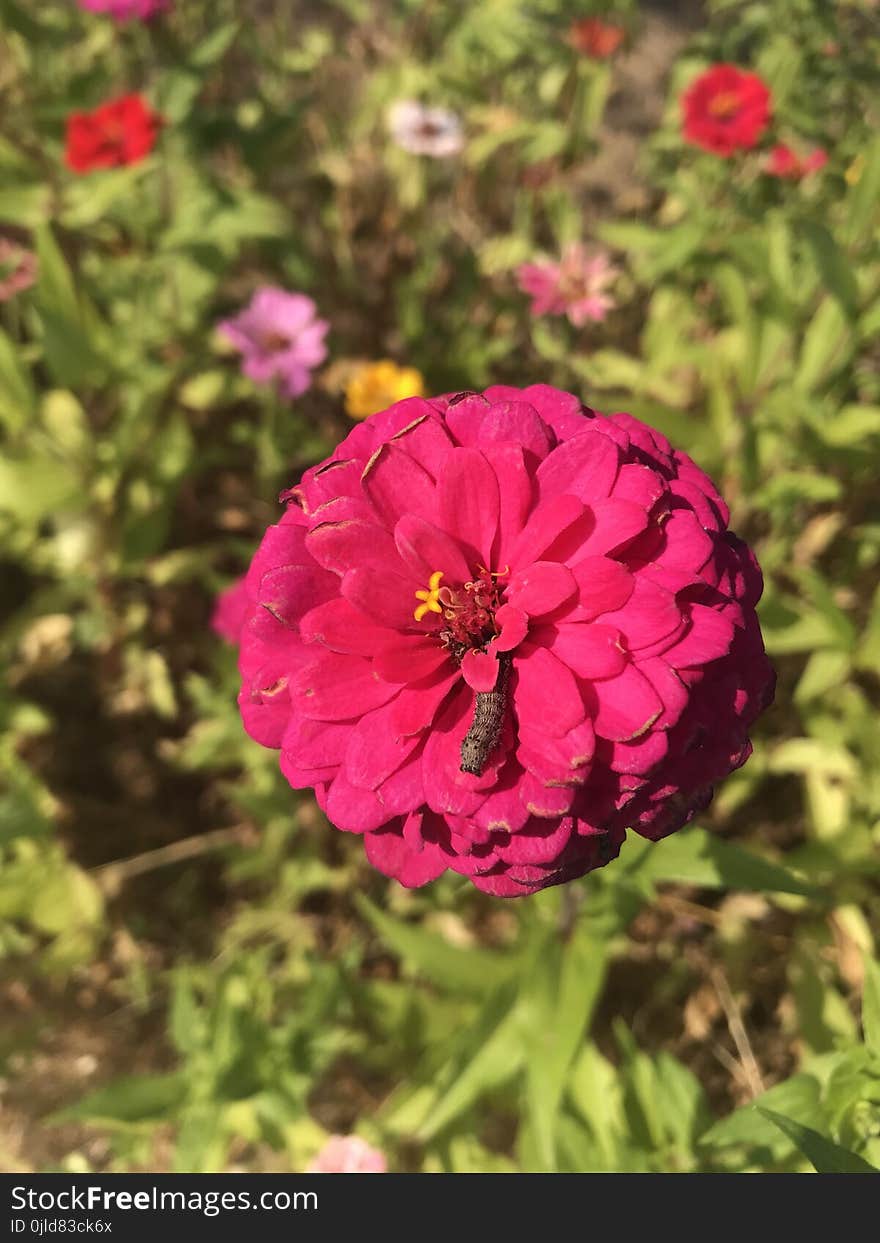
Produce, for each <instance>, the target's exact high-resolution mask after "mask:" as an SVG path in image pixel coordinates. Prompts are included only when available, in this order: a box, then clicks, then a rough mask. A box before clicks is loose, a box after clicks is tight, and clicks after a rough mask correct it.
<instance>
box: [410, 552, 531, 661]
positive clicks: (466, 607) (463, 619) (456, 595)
mask: <svg viewBox="0 0 880 1243" xmlns="http://www.w3.org/2000/svg"><path fill="white" fill-rule="evenodd" d="M508 572H509V571H508V570H507V569H504V570H502V571H501V572H500V573H496V574H493V573H492V571H491V570H487V569H486V568H485V567H484V566H480V567H479V574H477V576H476V577H475V578H473V579H471V580H470V581H469V582H467V583H463V584H462V585H461V586H460V587H450V586H448V585H443V586H441V579H442V578H443V571H442V570H435V572H434V573H433V574H432V575H431V577H430V578H429V579H428V588H427V590H425V591H417V592H416V593H415V594H416V599H417V600H420V601H421V603H420V604H418V605H417V606H416V609H415V611H414V613H413V617H414V618H415V619H416V621H422V620H424V618H426V617H427V616H428V614H429V613H436V614H437V615H438V618H441V619H442V628H441V630H440V632H439V638H440V641H441V643H443V645H444V646H445V647H448V648H449V649H450V651H451V652H452V653H453V655H454V656H456V657H457V659H459V660H460V659H461V657H462V656H463V655H464V653H465V651H466V650H467V649H468V648H483V647H485V646H486V644H487V643H489V642H490V641H491V640H492V639H494V638H495V637H496V635H497V634H498V633H499V631H498V627H497V625H496V624H495V611H496V609H498V608H500V606H501V603H502V601H501V590H502V588H501V584H500V583H499V582H498V581H497V580H498V579H500V578H504V577H506V575H507V574H508Z"/></svg>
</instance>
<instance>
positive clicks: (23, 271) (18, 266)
mask: <svg viewBox="0 0 880 1243" xmlns="http://www.w3.org/2000/svg"><path fill="white" fill-rule="evenodd" d="M36 279H37V256H36V255H35V254H34V253H33V251H31V250H26V249H25V248H24V246H19V245H18V243H17V242H13V241H12V239H11V238H8V237H0V302H8V301H9V299H10V298H14V297H15V295H16V294H17V293H21V292H22V290H24V289H30V287H31V285H33V283H34V281H35V280H36Z"/></svg>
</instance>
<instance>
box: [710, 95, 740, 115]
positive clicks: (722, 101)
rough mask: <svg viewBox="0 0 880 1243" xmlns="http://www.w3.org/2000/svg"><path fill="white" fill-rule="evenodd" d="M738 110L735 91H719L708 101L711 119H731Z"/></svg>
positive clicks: (737, 99)
mask: <svg viewBox="0 0 880 1243" xmlns="http://www.w3.org/2000/svg"><path fill="white" fill-rule="evenodd" d="M738 109H739V97H738V95H737V94H736V92H735V91H719V92H718V94H717V95H715V96H714V98H712V99H710V100H709V112H710V113H711V115H712V116H713V117H719V118H726V117H732V116H733V114H734V113H735V112H736V111H737V110H738Z"/></svg>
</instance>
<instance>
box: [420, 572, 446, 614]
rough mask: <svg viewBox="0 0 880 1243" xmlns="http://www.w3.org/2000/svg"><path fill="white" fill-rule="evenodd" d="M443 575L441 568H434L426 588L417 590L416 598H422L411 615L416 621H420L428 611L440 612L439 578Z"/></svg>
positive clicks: (441, 610) (441, 609)
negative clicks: (421, 601)
mask: <svg viewBox="0 0 880 1243" xmlns="http://www.w3.org/2000/svg"><path fill="white" fill-rule="evenodd" d="M442 577H443V571H442V570H435V571H434V573H433V574H432V575H431V577H430V578H429V579H428V590H427V591H417V592H416V599H417V600H423V601H424V603H423V604H419V605H417V606H416V609H415V612H414V613H413V617H414V618H415V619H416V621H421V620H422V618H423V617H425V616H427V614H428V613H442V612H443V608H442V606H441V604H440V579H441V578H442Z"/></svg>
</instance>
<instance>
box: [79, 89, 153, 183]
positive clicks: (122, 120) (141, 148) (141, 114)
mask: <svg viewBox="0 0 880 1243" xmlns="http://www.w3.org/2000/svg"><path fill="white" fill-rule="evenodd" d="M161 125H162V117H161V116H160V115H159V114H158V113H157V112H153V111H152V109H151V108H150V107H149V105H148V104H147V103H146V102H145V101H144V99H143V98H142V97H141V96H140V95H123V96H122V97H121V98H120V99H111V100H108V102H107V103H105V104H101V105H100V106H99V107H98V108H95V109H94V111H92V112H74V113H71V115H70V116H69V117H68V118H67V146H66V150H65V159H66V161H67V165H68V168H71V169H73V171H74V172H75V173H90V172H93V171H94V170H95V169H97V168H118V167H119V166H120V165H123V164H137V163H138V162H139V161H140V160H142V159H144V157H145V156H147V155H149V153H150V152H151V151H152V149H153V147H154V146H155V143H156V137H157V135H158V133H159V129H160V127H161Z"/></svg>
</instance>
